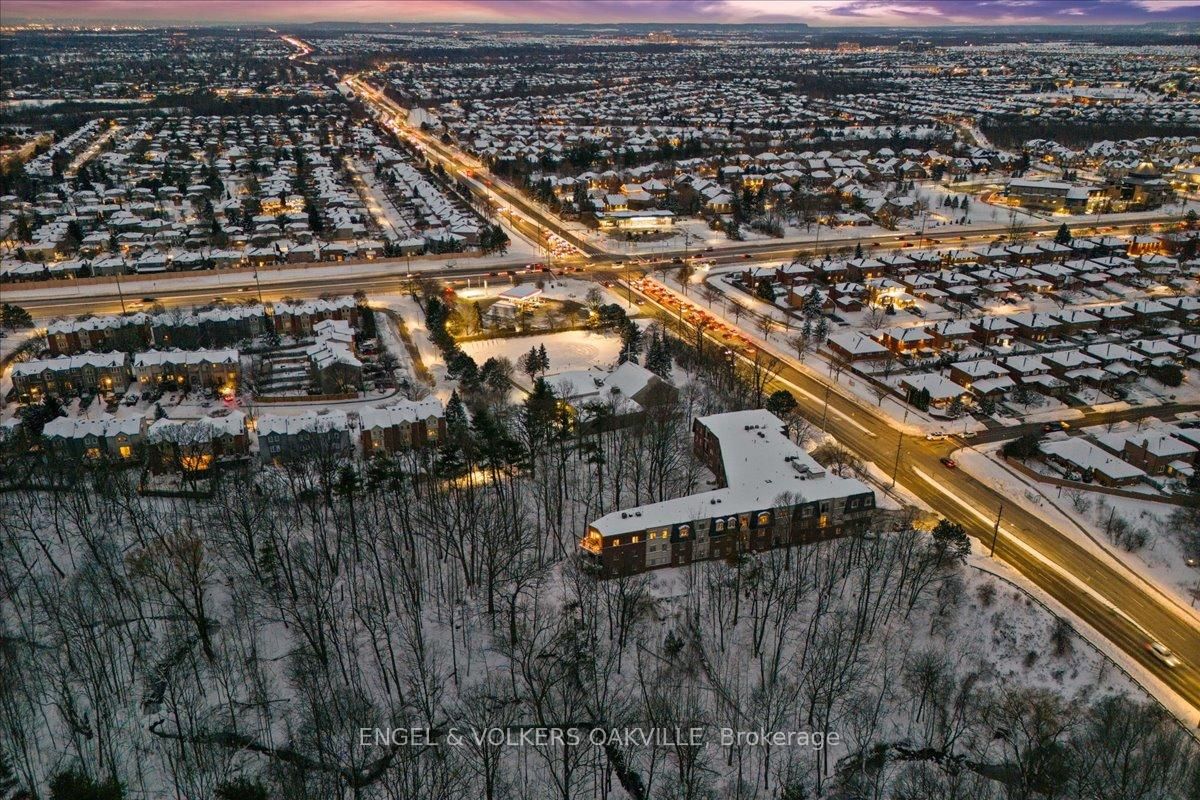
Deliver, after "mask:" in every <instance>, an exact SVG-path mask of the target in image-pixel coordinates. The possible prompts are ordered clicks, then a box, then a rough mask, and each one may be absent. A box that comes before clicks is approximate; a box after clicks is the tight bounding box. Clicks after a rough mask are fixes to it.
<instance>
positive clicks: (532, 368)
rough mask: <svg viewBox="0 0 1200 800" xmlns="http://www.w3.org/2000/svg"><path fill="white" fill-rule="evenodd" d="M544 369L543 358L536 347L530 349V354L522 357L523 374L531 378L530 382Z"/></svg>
mask: <svg viewBox="0 0 1200 800" xmlns="http://www.w3.org/2000/svg"><path fill="white" fill-rule="evenodd" d="M541 368H542V358H541V355H540V354H539V353H538V349H537V348H536V347H531V348H529V352H528V353H526V354H525V355H523V356H521V372H524V373H525V374H526V375H528V376H529V380H531V381H532V380H533V376H534V375H537V374H538V372H539V371H541Z"/></svg>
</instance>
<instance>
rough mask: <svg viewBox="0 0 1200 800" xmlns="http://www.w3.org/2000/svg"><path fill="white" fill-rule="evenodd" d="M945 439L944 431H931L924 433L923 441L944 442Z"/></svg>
mask: <svg viewBox="0 0 1200 800" xmlns="http://www.w3.org/2000/svg"><path fill="white" fill-rule="evenodd" d="M945 440H946V433H945V431H933V432H932V433H927V434H925V441H927V442H944V441H945Z"/></svg>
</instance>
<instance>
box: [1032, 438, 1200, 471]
mask: <svg viewBox="0 0 1200 800" xmlns="http://www.w3.org/2000/svg"><path fill="white" fill-rule="evenodd" d="M1041 457H1042V458H1043V459H1044V460H1045V461H1047V462H1048V463H1050V464H1053V465H1055V466H1057V467H1058V468H1059V469H1060V470H1062V471H1063V472H1064V473H1065V474H1067V475H1068V477H1072V478H1077V479H1082V480H1084V481H1089V482H1090V481H1095V482H1096V483H1099V484H1102V485H1104V486H1130V485H1133V484H1138V483H1143V482H1146V481H1148V480H1155V479H1160V478H1162V477H1164V476H1165V477H1172V478H1178V479H1180V480H1187V479H1189V478H1192V477H1193V476H1194V475H1195V474H1196V469H1197V467H1198V466H1200V430H1198V429H1195V428H1178V427H1174V426H1151V427H1148V428H1146V429H1143V430H1138V429H1136V428H1125V429H1123V430H1117V431H1112V432H1109V433H1104V434H1098V435H1094V436H1070V437H1066V438H1063V439H1057V440H1054V441H1046V442H1042V445H1041Z"/></svg>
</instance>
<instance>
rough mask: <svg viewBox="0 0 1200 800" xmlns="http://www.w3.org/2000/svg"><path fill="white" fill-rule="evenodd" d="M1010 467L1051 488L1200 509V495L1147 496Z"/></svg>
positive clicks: (1021, 466)
mask: <svg viewBox="0 0 1200 800" xmlns="http://www.w3.org/2000/svg"><path fill="white" fill-rule="evenodd" d="M1005 461H1006V463H1007V464H1008V466H1010V467H1012V468H1013V469H1015V470H1016V471H1017V472H1020V473H1021V474H1022V475H1024V476H1026V477H1029V478H1033V479H1034V480H1036V481H1038V482H1040V483H1048V484H1050V485H1051V486H1060V487H1063V488H1066V489H1081V490H1083V491H1085V492H1101V493H1103V494H1111V495H1113V496H1114V497H1127V498H1129V499H1131V500H1148V501H1150V502H1152V503H1168V504H1170V505H1173V506H1184V507H1186V508H1200V495H1187V494H1176V495H1169V494H1147V493H1145V492H1134V491H1131V490H1129V489H1119V488H1117V487H1115V486H1102V485H1100V484H1097V483H1083V482H1082V481H1069V480H1067V479H1066V478H1055V477H1054V476H1052V475H1043V474H1042V473H1040V472H1038V471H1037V470H1035V469H1033V468H1032V467H1029V466H1026V465H1025V464H1023V463H1021V462H1020V461H1017V460H1016V459H1012V458H1009V459H1005Z"/></svg>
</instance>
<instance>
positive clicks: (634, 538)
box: [629, 536, 638, 544]
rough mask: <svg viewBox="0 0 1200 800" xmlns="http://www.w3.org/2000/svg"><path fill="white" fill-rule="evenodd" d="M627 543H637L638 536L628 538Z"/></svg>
mask: <svg viewBox="0 0 1200 800" xmlns="http://www.w3.org/2000/svg"><path fill="white" fill-rule="evenodd" d="M629 543H630V544H637V543H638V537H636V536H634V537H632V538H631V539H630V540H629Z"/></svg>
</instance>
